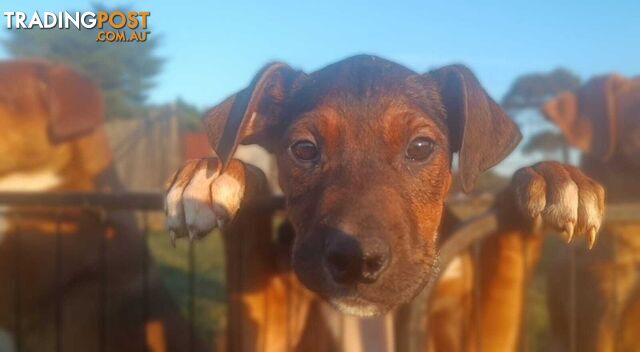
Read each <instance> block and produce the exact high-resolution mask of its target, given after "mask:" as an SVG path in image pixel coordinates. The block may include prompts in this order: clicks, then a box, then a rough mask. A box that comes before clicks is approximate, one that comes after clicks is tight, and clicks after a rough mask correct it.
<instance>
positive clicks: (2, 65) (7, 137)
mask: <svg viewBox="0 0 640 352" xmlns="http://www.w3.org/2000/svg"><path fill="white" fill-rule="evenodd" d="M0 82H1V83H2V85H3V87H6V89H3V90H2V92H0V130H2V131H4V133H5V134H4V135H3V138H2V139H1V140H0V189H5V190H47V189H51V188H54V186H59V185H61V184H62V183H64V182H67V181H70V182H69V184H71V185H73V184H76V185H78V184H81V183H82V181H85V180H86V179H92V178H93V177H95V175H96V174H98V173H99V172H101V171H102V170H103V169H104V168H105V167H106V165H107V164H108V163H109V162H110V160H111V157H110V152H109V148H108V144H107V143H106V135H104V132H103V131H101V130H97V127H99V126H100V125H101V124H102V122H103V108H102V97H101V93H100V90H99V88H98V87H97V86H96V85H95V84H94V83H93V82H91V81H90V80H88V79H87V78H86V77H84V76H81V75H80V74H78V73H77V72H75V71H73V70H71V69H69V68H67V67H65V66H60V65H50V64H47V63H45V62H42V61H28V60H24V61H7V62H0ZM64 172H67V173H68V175H70V176H68V175H63V173H64ZM65 177H67V178H69V177H71V178H73V180H71V179H67V180H65ZM71 181H72V182H71ZM32 184H33V185H32Z"/></svg>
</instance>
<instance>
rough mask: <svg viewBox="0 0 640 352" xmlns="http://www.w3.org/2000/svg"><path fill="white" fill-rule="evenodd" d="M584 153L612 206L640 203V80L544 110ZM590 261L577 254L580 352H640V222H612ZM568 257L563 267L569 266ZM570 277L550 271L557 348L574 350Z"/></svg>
mask: <svg viewBox="0 0 640 352" xmlns="http://www.w3.org/2000/svg"><path fill="white" fill-rule="evenodd" d="M542 112H543V113H544V114H545V116H546V117H547V118H549V119H550V120H551V121H552V122H554V123H555V124H556V125H557V126H558V127H560V129H561V130H562V133H563V134H564V136H565V137H566V138H567V140H568V141H569V142H570V143H571V144H572V145H574V146H575V147H577V148H579V149H580V150H581V151H582V152H583V154H582V162H581V166H582V168H583V170H584V171H585V173H587V174H588V175H589V176H591V177H593V178H594V179H595V180H597V181H598V182H601V183H602V184H603V185H604V187H605V188H606V189H607V202H608V203H624V202H638V201H640V186H639V185H638V180H639V179H640V79H638V78H635V79H626V78H623V77H621V76H618V75H608V76H601V77H596V78H593V79H591V80H590V81H589V82H587V83H586V84H585V85H583V86H582V87H580V88H579V89H578V90H577V91H575V92H566V93H563V94H561V95H559V96H558V97H557V98H555V99H553V100H551V101H550V102H548V103H547V104H545V106H544V107H543V109H542ZM602 234H603V235H602V236H601V239H600V242H599V243H598V245H597V246H596V247H595V249H594V250H593V251H592V252H591V253H589V254H588V255H587V253H586V250H585V249H584V248H579V249H577V252H576V255H577V258H576V260H577V261H576V263H577V273H576V275H577V276H576V277H577V279H576V280H577V281H576V282H577V285H578V286H577V289H576V292H577V297H576V310H577V312H578V314H579V316H578V318H577V320H576V340H575V342H576V343H577V345H576V350H577V351H614V350H615V351H637V350H640V343H639V342H638V339H637V336H635V333H637V331H638V329H637V328H638V325H637V324H638V321H640V314H639V313H640V312H639V310H638V307H640V295H639V294H638V293H639V292H640V269H639V268H640V224H639V223H637V222H635V223H634V222H608V223H605V224H604V231H603V232H602ZM568 261H569V254H568V253H566V252H564V253H563V256H562V259H561V262H562V264H563V265H564V264H566V263H567V262H568ZM568 275H569V273H568V271H564V270H560V271H554V272H553V273H551V277H550V279H551V284H550V295H549V301H550V311H551V315H552V318H553V319H552V322H553V327H554V329H553V331H554V332H555V333H556V337H557V338H558V347H559V348H560V349H567V348H568V346H569V343H570V342H569V338H570V337H569V334H570V333H569V324H570V323H569V320H570V319H571V317H570V316H569V311H568V309H567V307H569V299H570V298H569V296H568V295H567V294H566V292H567V286H566V283H567V282H568V281H566V280H567V279H568Z"/></svg>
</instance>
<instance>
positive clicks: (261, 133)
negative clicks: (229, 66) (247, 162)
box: [203, 63, 304, 167]
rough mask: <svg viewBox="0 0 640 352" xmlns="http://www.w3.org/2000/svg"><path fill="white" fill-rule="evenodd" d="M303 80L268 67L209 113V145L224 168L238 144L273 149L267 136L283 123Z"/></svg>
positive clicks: (298, 75)
mask: <svg viewBox="0 0 640 352" xmlns="http://www.w3.org/2000/svg"><path fill="white" fill-rule="evenodd" d="M301 77H304V73H302V72H300V71H296V70H293V69H292V68H291V67H289V66H288V65H286V64H283V63H273V64H269V65H267V66H265V67H264V68H263V69H262V70H260V71H259V72H258V74H257V75H256V76H255V77H254V78H253V80H252V81H251V84H250V85H249V86H248V87H247V88H245V89H243V90H241V91H239V92H238V93H236V94H234V95H232V96H230V97H229V98H227V99H226V100H224V101H223V102H222V103H220V104H219V105H217V106H216V107H214V108H213V109H211V110H209V112H208V113H207V114H206V115H205V117H204V121H203V122H204V125H205V128H206V130H207V135H208V137H209V144H210V145H211V147H212V148H213V151H214V152H215V154H216V156H217V157H218V158H220V160H221V161H222V165H223V167H226V166H227V164H228V163H229V161H231V158H232V157H233V153H234V152H235V150H236V148H237V147H238V145H239V144H252V143H255V144H260V145H262V146H263V147H265V148H266V149H267V150H271V149H272V148H271V147H272V146H271V145H270V141H269V139H268V138H267V137H268V136H267V135H268V132H269V130H270V128H273V127H274V126H276V125H277V124H278V123H279V122H280V121H281V118H282V114H283V110H284V107H285V103H286V101H287V99H288V98H289V97H290V95H291V92H292V89H293V86H294V84H295V83H296V81H297V80H298V79H299V78H301Z"/></svg>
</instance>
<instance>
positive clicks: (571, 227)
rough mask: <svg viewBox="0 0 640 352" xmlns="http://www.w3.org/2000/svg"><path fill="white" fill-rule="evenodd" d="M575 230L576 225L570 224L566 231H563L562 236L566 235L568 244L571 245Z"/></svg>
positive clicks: (565, 227) (567, 225) (566, 226)
mask: <svg viewBox="0 0 640 352" xmlns="http://www.w3.org/2000/svg"><path fill="white" fill-rule="evenodd" d="M574 228H575V225H574V224H573V222H568V223H567V224H566V225H565V226H564V231H562V234H563V235H564V238H565V240H566V241H567V243H571V241H572V240H573V230H574Z"/></svg>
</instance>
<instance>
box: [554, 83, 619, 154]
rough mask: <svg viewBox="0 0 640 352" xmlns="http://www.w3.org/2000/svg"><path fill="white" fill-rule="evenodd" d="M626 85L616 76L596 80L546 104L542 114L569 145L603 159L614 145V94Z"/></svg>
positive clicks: (613, 148) (610, 152)
mask: <svg viewBox="0 0 640 352" xmlns="http://www.w3.org/2000/svg"><path fill="white" fill-rule="evenodd" d="M624 83H625V79H624V78H622V77H620V76H617V75H609V76H601V77H596V78H594V79H592V80H590V81H589V82H587V83H586V84H585V85H583V86H582V87H581V88H580V89H578V91H577V92H575V93H572V92H564V93H562V94H560V95H559V96H558V97H557V98H555V99H552V100H550V101H549V102H547V103H546V104H545V105H544V106H543V107H542V109H541V111H542V113H543V115H544V116H545V117H547V118H548V119H549V120H550V121H552V122H553V123H555V124H556V125H557V126H558V127H559V128H560V130H561V131H562V133H563V135H564V136H565V138H567V140H568V141H569V143H571V144H572V145H574V146H575V147H577V148H579V149H580V150H582V151H584V152H586V153H590V154H592V155H594V156H596V157H598V158H601V159H603V160H606V159H608V158H610V157H611V155H612V154H613V152H614V150H615V146H616V136H617V131H616V123H617V122H616V104H615V99H616V93H617V91H618V89H619V88H620V87H621V86H622V85H623V84H624Z"/></svg>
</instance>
